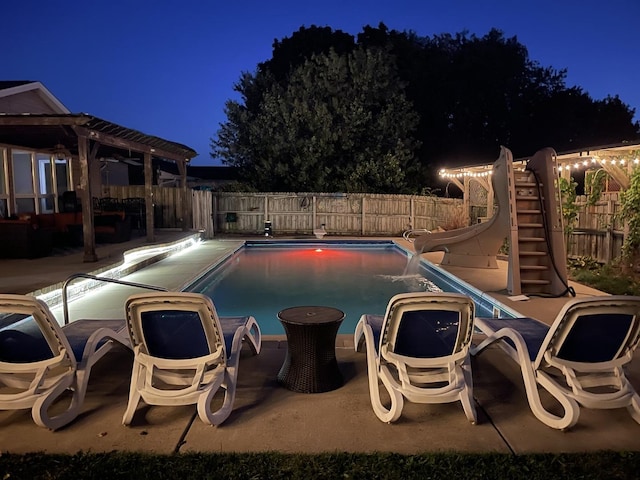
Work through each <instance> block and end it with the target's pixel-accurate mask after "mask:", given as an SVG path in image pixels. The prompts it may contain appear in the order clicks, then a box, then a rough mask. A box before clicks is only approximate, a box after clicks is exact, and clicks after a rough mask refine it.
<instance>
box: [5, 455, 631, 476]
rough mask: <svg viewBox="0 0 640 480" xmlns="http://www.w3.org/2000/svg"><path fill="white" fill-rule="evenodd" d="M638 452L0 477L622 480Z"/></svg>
mask: <svg viewBox="0 0 640 480" xmlns="http://www.w3.org/2000/svg"><path fill="white" fill-rule="evenodd" d="M638 472H640V452H597V453H578V454H532V455H518V456H514V455H509V454H458V453H440V454H424V455H400V454H393V453H378V454H351V453H327V454H318V455H303V454H283V453H247V454H233V453H222V454H196V453H194V454H176V455H151V454H142V453H122V452H112V453H78V454H75V455H46V454H42V453H33V454H25V455H16V454H3V455H1V456H0V479H2V480H18V479H73V480H78V479H103V478H109V479H119V478H141V479H142V478H154V479H155V480H162V479H174V478H179V479H185V480H186V479H209V478H210V479H218V478H220V479H222V478H224V479H251V480H261V479H269V480H278V479H311V478H313V479H340V478H341V479H403V480H411V479H420V480H426V479H440V478H442V479H449V478H462V479H465V480H473V479H488V478H496V479H527V480H537V479H545V480H548V479H554V478H571V479H599V480H601V479H629V478H638Z"/></svg>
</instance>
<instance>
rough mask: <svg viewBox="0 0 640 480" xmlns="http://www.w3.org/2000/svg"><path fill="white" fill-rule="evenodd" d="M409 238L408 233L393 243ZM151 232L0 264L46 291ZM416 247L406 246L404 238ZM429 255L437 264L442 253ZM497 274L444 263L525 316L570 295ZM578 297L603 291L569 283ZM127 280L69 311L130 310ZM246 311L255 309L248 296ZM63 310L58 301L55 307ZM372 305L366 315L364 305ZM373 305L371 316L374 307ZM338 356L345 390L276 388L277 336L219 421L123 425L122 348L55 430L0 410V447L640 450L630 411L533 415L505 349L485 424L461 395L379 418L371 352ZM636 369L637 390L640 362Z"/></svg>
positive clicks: (172, 414) (349, 344)
mask: <svg viewBox="0 0 640 480" xmlns="http://www.w3.org/2000/svg"><path fill="white" fill-rule="evenodd" d="M190 235H192V234H191V233H185V232H177V231H159V232H158V234H157V237H156V240H157V242H156V243H157V244H175V243H177V242H178V241H179V240H181V239H183V238H186V237H188V236H190ZM394 240H396V241H398V243H400V244H402V243H403V240H402V239H394ZM143 245H145V240H144V238H138V239H134V240H132V241H131V242H127V243H125V244H113V245H104V246H100V247H99V248H98V252H97V253H98V257H99V260H98V262H96V263H84V262H83V261H82V252H81V251H80V252H71V253H69V254H67V255H58V256H51V257H46V258H42V259H35V260H0V292H2V293H22V294H27V293H33V292H36V291H38V292H43V291H46V290H47V287H48V286H50V285H58V286H59V285H60V284H61V282H63V281H64V280H65V279H66V278H68V277H69V275H71V274H73V273H78V272H84V273H91V272H99V271H102V270H104V269H105V268H108V267H110V266H112V265H113V264H117V263H119V262H120V261H121V259H122V254H123V253H124V252H125V251H126V250H130V249H133V248H138V247H142V246H143ZM239 245H241V240H239V239H233V238H224V239H219V238H217V239H215V240H211V241H207V242H204V243H203V244H201V245H199V246H197V247H194V248H190V249H185V250H183V251H182V252H180V253H179V254H177V255H174V256H169V257H167V258H158V259H155V260H154V259H152V260H149V261H148V262H147V263H148V264H149V265H148V266H146V268H144V269H141V270H137V271H133V272H132V273H131V274H130V275H128V276H127V277H126V279H127V281H132V282H139V283H149V284H153V285H162V286H165V287H166V288H168V289H170V290H177V289H179V288H180V287H181V286H183V285H185V284H186V283H188V282H189V281H190V280H191V279H192V278H193V277H194V275H197V274H199V273H201V272H203V271H204V270H205V269H206V267H207V266H209V265H211V264H213V263H216V262H217V261H218V260H219V259H220V258H223V257H224V256H225V255H226V254H227V253H228V252H229V251H232V250H234V249H236V248H238V246H239ZM404 246H405V247H407V248H408V247H409V245H408V244H405V245H404ZM425 258H426V259H428V260H430V261H431V262H433V263H436V264H437V263H438V262H439V261H440V259H441V258H442V254H441V253H429V254H426V255H425ZM498 263H499V268H498V269H497V270H487V269H472V268H460V267H448V268H446V269H447V270H448V271H450V272H451V273H452V274H454V275H456V276H458V277H459V278H461V279H462V280H464V281H465V282H467V283H469V284H471V285H473V286H475V287H476V288H478V289H480V290H482V291H485V292H489V293H490V295H491V296H493V297H495V298H496V299H497V300H499V301H500V302H502V303H504V304H505V305H507V306H509V307H511V308H513V309H515V310H517V311H519V312H521V313H522V314H523V315H526V316H532V317H536V318H538V319H540V320H542V321H545V322H547V323H550V322H552V321H553V319H554V318H555V316H556V315H557V313H558V311H559V310H560V309H561V307H562V305H563V304H564V303H566V302H567V301H568V300H569V299H570V297H564V298H558V299H542V298H531V299H529V300H526V301H521V302H513V301H511V300H510V299H509V298H508V295H507V293H506V282H507V270H506V262H504V261H499V262H498ZM572 286H573V287H574V288H575V290H576V293H577V296H578V297H583V296H591V295H602V293H601V292H598V291H596V290H593V289H590V288H588V287H585V286H582V285H579V284H575V283H572ZM130 293H132V292H131V290H130V289H129V288H126V287H121V286H116V285H108V286H105V287H103V288H101V289H100V291H98V292H95V293H93V294H91V296H90V297H91V298H90V299H88V298H87V297H84V298H81V299H79V300H77V301H74V302H73V303H72V304H71V308H70V317H71V319H78V318H122V317H123V315H124V307H123V305H124V299H125V298H126V296H128V295H129V294H130ZM247 305H248V306H247V314H250V313H251V308H250V299H248V302H247ZM53 311H54V313H55V314H56V316H57V317H58V318H59V319H60V318H62V317H61V315H62V311H61V308H60V307H59V306H58V307H55V308H53ZM363 313H365V312H363ZM370 313H374V312H370ZM337 347H338V348H337V350H336V352H337V358H338V362H339V366H340V369H341V370H342V372H343V375H344V377H345V384H344V386H342V387H341V388H339V389H337V390H334V391H331V392H327V393H321V394H302V393H294V392H291V391H288V390H286V389H284V388H282V387H280V386H279V385H278V384H277V382H276V375H277V373H278V370H279V368H280V366H281V365H282V362H283V360H284V356H285V353H286V341H285V339H284V337H281V336H269V337H265V338H263V350H262V352H261V353H260V355H258V356H252V355H251V354H250V352H249V351H248V350H246V351H243V354H242V358H241V359H240V366H239V377H238V387H237V392H236V400H235V403H234V410H233V413H232V414H231V416H230V417H229V419H228V420H227V421H226V422H225V423H223V424H222V425H221V426H220V427H211V426H206V425H204V424H203V423H202V422H201V421H200V420H199V419H198V417H197V416H196V414H195V407H194V406H181V407H146V406H145V407H140V408H139V410H138V412H137V414H136V416H135V417H134V421H133V424H132V425H131V426H130V427H124V426H123V425H122V424H121V420H122V415H123V413H124V410H125V408H126V404H127V396H128V388H129V375H130V370H131V363H132V355H131V353H129V352H127V351H125V350H124V349H123V350H118V349H116V350H114V351H113V352H112V353H110V354H109V355H108V356H107V357H105V358H104V359H102V360H101V361H100V362H99V363H98V364H97V365H96V367H94V369H93V371H92V373H91V378H90V380H89V389H88V393H87V397H86V399H85V404H84V407H83V409H82V413H81V415H80V416H79V417H78V418H77V419H76V420H75V421H74V422H72V423H71V424H70V425H68V426H66V427H65V428H63V429H61V430H59V431H57V432H50V431H48V430H46V429H43V428H40V427H37V426H36V425H35V424H34V423H33V421H32V419H31V415H30V412H29V411H28V410H18V411H0V452H12V453H25V452H33V451H46V452H48V453H75V452H78V451H92V452H105V451H107V452H108V451H112V450H127V451H143V452H154V453H167V454H168V453H173V452H180V453H185V452H258V451H281V452H304V453H317V452H333V451H347V452H373V451H388V452H397V453H402V454H411V453H420V452H438V451H458V452H504V453H514V454H522V453H532V452H586V451H598V450H616V451H623V450H625V451H628V450H633V451H637V450H640V435H639V433H640V425H638V424H637V423H635V422H634V421H633V420H632V419H631V416H630V415H629V414H628V413H627V411H626V410H625V409H618V410H588V409H582V411H581V415H580V419H579V421H578V424H577V425H576V426H575V427H573V428H572V429H571V430H570V431H567V432H560V431H556V430H552V429H550V428H548V427H546V426H545V425H543V424H542V423H541V422H539V421H538V420H537V419H536V418H535V417H534V416H533V414H532V413H531V411H530V409H529V407H528V404H527V401H526V397H525V393H524V387H523V383H522V379H521V375H520V371H519V369H518V368H517V367H516V365H515V364H513V362H511V361H505V358H506V357H505V356H504V354H502V353H501V352H500V351H499V350H497V349H495V348H490V349H488V350H487V351H486V352H484V353H483V354H482V355H480V356H479V357H477V358H474V359H473V376H474V397H475V400H476V407H477V409H478V417H479V422H478V424H477V425H471V424H470V423H469V422H468V421H467V420H466V417H465V415H464V413H463V411H462V408H461V405H460V404H459V403H450V404H441V405H420V404H412V403H409V402H406V403H405V408H404V410H403V414H402V416H401V417H400V419H399V420H398V421H397V422H395V423H394V424H385V423H382V422H380V421H379V420H378V419H377V417H376V416H375V415H374V413H373V410H372V409H371V405H370V402H369V391H368V380H367V372H366V359H365V354H364V353H361V352H354V350H353V340H352V337H351V336H350V335H340V336H339V338H338V342H337ZM628 375H629V377H630V380H631V382H632V383H633V384H634V385H635V386H636V388H640V361H638V360H637V359H636V360H634V362H633V363H632V365H631V366H630V368H629V371H628Z"/></svg>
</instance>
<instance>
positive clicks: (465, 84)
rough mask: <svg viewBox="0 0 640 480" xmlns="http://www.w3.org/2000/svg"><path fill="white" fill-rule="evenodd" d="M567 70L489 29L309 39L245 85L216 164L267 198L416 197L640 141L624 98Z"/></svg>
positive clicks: (276, 49) (231, 107) (319, 32)
mask: <svg viewBox="0 0 640 480" xmlns="http://www.w3.org/2000/svg"><path fill="white" fill-rule="evenodd" d="M565 80H566V70H556V69H554V68H552V67H543V66H541V65H540V64H539V63H538V62H536V61H533V60H531V59H530V58H529V55H528V51H527V49H526V47H525V46H524V45H522V44H520V43H519V42H518V40H517V38H516V37H512V38H505V37H504V35H503V33H502V32H501V31H499V30H496V29H492V30H491V31H489V32H488V33H487V34H486V35H484V36H483V37H477V36H475V35H473V34H469V33H468V32H461V33H458V34H455V35H451V34H442V35H434V36H432V37H420V36H418V35H416V34H415V33H414V32H399V31H395V30H391V31H390V30H388V29H387V27H386V26H385V25H384V24H380V25H379V26H378V27H377V28H373V27H370V26H366V27H364V28H363V31H362V32H361V33H359V34H358V36H357V39H356V38H354V37H353V36H351V35H349V34H346V33H344V32H341V31H339V30H337V31H334V30H332V29H331V28H329V27H314V26H312V27H310V28H305V27H302V28H301V29H300V30H298V31H297V32H295V33H294V34H293V35H292V36H291V37H290V38H284V39H282V40H276V41H275V42H274V44H273V56H272V58H271V59H269V60H267V61H265V62H263V63H260V64H259V65H258V66H257V68H256V71H255V73H246V72H245V73H243V74H242V75H241V77H240V80H239V82H238V83H237V84H236V85H235V86H234V88H235V90H236V91H237V92H239V93H240V95H241V99H240V100H239V101H234V100H229V101H228V102H227V103H226V107H225V113H226V115H227V122H225V123H222V124H221V125H220V129H219V130H218V133H217V138H214V139H212V156H214V157H219V158H221V159H222V161H223V163H225V164H227V165H232V166H237V167H240V169H241V171H242V173H243V177H244V178H245V180H246V181H247V182H249V183H250V184H252V186H253V187H254V188H258V189H261V190H293V191H304V190H306V191H364V190H367V191H369V192H398V193H400V192H418V191H420V190H421V189H422V188H424V187H428V186H430V185H433V184H434V179H435V170H436V167H437V166H441V165H448V166H455V165H461V164H472V163H480V162H491V161H493V160H494V159H495V157H496V155H497V154H498V151H499V147H500V145H505V146H507V147H509V148H510V149H511V150H512V151H513V152H514V154H515V155H516V156H526V155H531V154H533V153H534V152H535V151H536V150H538V149H540V148H542V147H546V146H551V147H553V148H555V149H556V150H557V151H564V150H570V149H578V148H583V147H589V146H593V145H602V144H610V143H617V142H621V141H623V140H629V139H636V138H637V137H638V136H640V125H639V124H638V123H637V122H636V123H634V122H633V115H634V113H635V112H634V110H633V109H631V108H630V107H629V106H628V105H626V104H624V103H623V102H622V101H621V100H620V98H618V97H617V96H613V97H607V98H605V99H603V100H593V99H592V98H591V97H590V96H589V95H588V93H586V92H584V91H583V90H582V88H580V87H577V86H572V87H568V86H567V85H566V82H565Z"/></svg>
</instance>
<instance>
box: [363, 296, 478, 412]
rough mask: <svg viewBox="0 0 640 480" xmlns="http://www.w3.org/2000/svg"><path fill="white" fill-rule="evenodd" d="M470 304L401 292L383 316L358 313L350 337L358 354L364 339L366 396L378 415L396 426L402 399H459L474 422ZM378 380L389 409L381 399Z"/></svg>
mask: <svg viewBox="0 0 640 480" xmlns="http://www.w3.org/2000/svg"><path fill="white" fill-rule="evenodd" d="M473 316H474V303H473V301H472V300H471V299H470V298H469V297H467V296H466V295H461V294H455V293H433V292H421V293H403V294H399V295H395V296H394V297H392V298H391V300H390V301H389V304H388V306H387V311H386V313H385V315H384V316H382V315H362V317H360V321H359V322H358V324H357V325H356V330H355V333H354V342H355V348H356V350H358V348H359V344H360V341H361V339H362V337H363V336H364V341H365V343H366V351H367V370H368V373H369V395H370V398H371V405H372V407H373V411H374V412H375V414H376V416H377V417H378V418H379V419H380V420H382V421H383V422H394V421H396V420H397V419H398V418H400V415H401V414H402V408H403V406H404V400H403V398H404V397H406V398H407V400H409V401H411V402H415V403H449V402H455V401H460V402H461V403H462V407H463V409H464V412H465V414H466V416H467V418H468V419H469V421H470V422H472V423H476V419H477V416H476V410H475V407H474V404H473V381H472V377H471V363H470V361H469V347H470V345H471V335H472V332H473ZM379 381H382V384H383V385H384V387H385V388H386V389H387V391H388V392H389V395H390V397H391V406H390V407H389V408H387V407H385V406H384V405H383V403H382V401H381V399H380V390H379V388H380V387H379V383H378V382H379Z"/></svg>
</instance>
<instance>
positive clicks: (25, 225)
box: [0, 219, 54, 258]
mask: <svg viewBox="0 0 640 480" xmlns="http://www.w3.org/2000/svg"><path fill="white" fill-rule="evenodd" d="M53 234H54V232H53V230H52V229H50V228H40V226H39V225H37V224H35V223H33V222H32V221H31V220H30V219H29V220H8V219H2V220H0V245H1V246H0V258H37V257H46V256H47V255H50V254H51V251H52V250H53Z"/></svg>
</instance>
